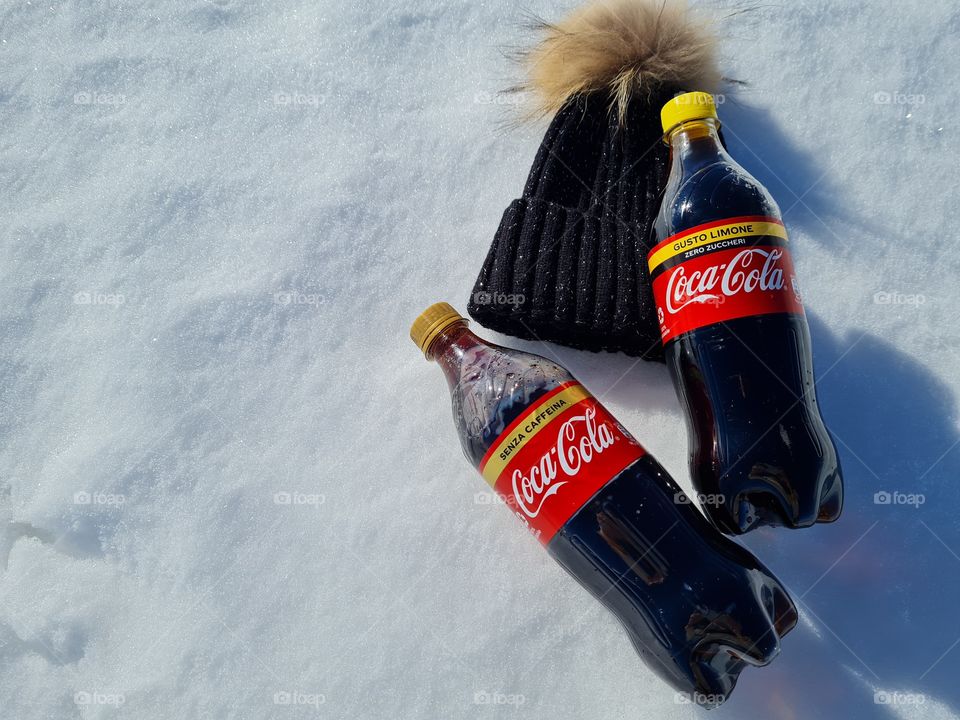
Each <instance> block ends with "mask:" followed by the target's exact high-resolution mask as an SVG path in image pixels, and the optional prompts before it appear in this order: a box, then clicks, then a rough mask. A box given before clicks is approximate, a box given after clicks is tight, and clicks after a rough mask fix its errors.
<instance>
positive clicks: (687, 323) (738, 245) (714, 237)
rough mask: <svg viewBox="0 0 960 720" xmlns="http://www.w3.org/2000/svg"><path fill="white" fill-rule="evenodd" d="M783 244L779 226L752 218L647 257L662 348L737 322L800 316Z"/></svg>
mask: <svg viewBox="0 0 960 720" xmlns="http://www.w3.org/2000/svg"><path fill="white" fill-rule="evenodd" d="M786 243H787V234H786V230H784V228H783V223H781V222H780V221H779V220H777V219H776V218H770V217H763V216H749V217H740V218H729V219H727V220H721V221H719V222H712V223H705V224H704V225H698V226H697V227H694V228H690V229H689V230H684V231H683V232H682V233H678V234H676V235H673V236H672V237H669V238H667V239H666V240H664V241H663V242H662V243H660V244H658V245H657V246H656V247H655V248H653V250H651V251H650V254H649V255H648V256H647V257H648V263H649V266H650V275H651V279H652V285H653V297H654V300H655V301H656V304H657V317H658V319H659V321H660V335H661V338H662V340H663V342H664V344H666V343H667V342H669V341H670V340H671V339H673V338H675V337H677V336H678V335H682V334H683V333H687V332H690V331H691V330H696V329H697V328H701V327H705V326H707V325H713V324H715V323H720V322H724V321H727V320H733V319H735V318H741V317H748V316H752V315H767V314H770V313H795V314H803V304H802V301H801V298H800V290H799V286H798V284H797V280H796V275H795V273H794V269H793V262H792V260H791V258H790V251H789V250H788V249H787V246H786Z"/></svg>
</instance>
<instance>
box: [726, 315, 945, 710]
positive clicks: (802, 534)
mask: <svg viewBox="0 0 960 720" xmlns="http://www.w3.org/2000/svg"><path fill="white" fill-rule="evenodd" d="M808 318H809V320H810V328H811V333H812V336H813V347H814V355H815V367H816V372H817V395H818V398H819V400H820V405H821V410H822V412H823V416H824V419H825V421H826V423H827V425H828V427H829V428H830V431H831V433H832V435H833V437H834V439H835V442H836V445H837V449H838V451H839V453H840V457H841V463H842V467H843V473H844V488H845V499H844V511H843V514H842V515H841V517H840V519H839V520H838V521H837V522H836V523H833V524H830V525H818V526H816V527H814V528H810V529H805V530H800V531H787V530H783V529H763V530H760V531H757V532H755V533H751V534H750V535H747V536H745V537H744V538H742V540H743V542H744V544H746V545H748V546H749V547H750V549H751V550H752V551H753V552H754V553H755V554H756V555H757V556H758V557H759V558H760V559H761V560H762V561H763V562H764V563H765V564H767V565H768V567H770V569H771V570H772V571H773V572H774V573H775V574H776V575H777V576H778V577H779V578H780V579H781V580H782V581H783V582H784V583H785V584H786V585H787V586H788V587H789V588H790V590H791V594H792V595H793V597H794V600H795V601H796V602H797V605H798V606H799V608H800V610H801V615H802V621H801V624H800V625H799V626H798V627H797V629H796V630H795V631H794V632H793V633H792V634H791V635H788V636H787V637H786V638H785V640H784V642H783V646H782V654H781V656H780V657H779V658H777V660H775V661H774V663H773V664H772V665H771V666H770V667H769V668H764V669H762V670H759V671H754V672H748V673H745V674H744V676H743V679H742V681H741V688H740V689H738V691H737V692H738V694H735V695H734V698H733V699H732V701H731V702H730V703H728V704H727V705H726V706H724V708H727V709H728V710H724V708H721V711H720V712H719V713H715V714H713V715H711V716H712V717H724V716H725V715H724V713H725V712H727V711H729V712H730V713H732V714H731V715H730V717H734V716H742V711H743V708H744V706H748V707H752V708H755V709H757V711H758V716H760V715H759V712H763V713H764V715H765V716H769V717H772V718H793V717H798V716H799V715H800V714H802V715H803V716H804V717H819V716H823V717H839V716H841V714H842V715H843V716H849V717H853V718H860V717H863V718H876V717H903V716H909V715H911V714H914V713H918V714H923V713H926V712H930V711H932V709H933V707H934V706H939V707H941V708H942V712H943V713H944V716H948V714H949V715H950V716H953V714H954V713H953V712H952V711H951V710H950V708H960V686H958V685H957V683H956V682H955V680H954V678H953V674H954V673H953V672H951V670H952V669H955V668H956V667H957V663H958V662H960V623H958V622H957V618H958V613H957V610H956V598H957V597H958V595H960V521H958V519H957V517H956V506H955V504H954V503H953V502H952V497H951V494H952V495H954V496H955V494H956V491H955V490H954V484H955V483H956V479H957V476H958V473H960V434H958V430H957V424H956V410H957V408H956V405H955V403H954V401H953V397H952V394H951V392H950V390H949V388H948V387H947V386H946V385H945V384H944V383H943V382H941V381H940V380H939V379H938V378H937V377H936V376H935V375H933V374H932V373H931V372H930V371H929V370H928V369H927V368H925V367H924V366H923V365H921V364H920V363H918V362H917V361H916V360H914V359H913V358H911V357H910V356H908V355H906V354H905V353H902V352H900V351H899V350H898V349H897V348H896V346H895V345H893V344H892V343H889V342H887V341H886V340H883V339H881V338H879V337H877V336H875V335H872V334H869V333H866V332H861V331H859V330H853V331H848V332H847V333H844V334H833V333H832V332H831V331H830V330H829V329H828V328H827V327H826V326H825V325H824V324H823V323H822V322H821V321H820V320H818V319H817V318H816V317H815V316H808ZM908 706H909V707H908ZM921 706H922V707H921ZM798 709H802V713H800V712H799V711H798ZM885 711H887V712H885Z"/></svg>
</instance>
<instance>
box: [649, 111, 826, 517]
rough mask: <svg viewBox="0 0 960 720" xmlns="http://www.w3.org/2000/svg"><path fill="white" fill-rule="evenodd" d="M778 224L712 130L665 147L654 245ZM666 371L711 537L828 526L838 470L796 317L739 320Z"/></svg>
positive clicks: (671, 347)
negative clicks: (696, 232)
mask: <svg viewBox="0 0 960 720" xmlns="http://www.w3.org/2000/svg"><path fill="white" fill-rule="evenodd" d="M751 215H752V216H758V215H765V216H768V217H773V218H776V219H780V210H779V208H778V207H777V205H776V203H775V202H774V200H773V198H772V197H771V196H770V194H769V193H768V192H767V190H766V189H765V188H764V187H763V186H762V185H760V183H758V182H757V181H756V180H755V179H754V178H753V177H751V176H750V175H749V174H748V173H747V172H746V171H745V170H744V169H743V168H741V167H740V166H739V165H738V164H737V163H736V162H735V161H734V160H733V159H732V158H731V157H730V156H729V155H728V154H727V152H726V150H725V149H724V148H723V146H722V145H721V144H720V141H719V139H718V137H717V131H716V126H715V124H714V121H713V120H703V121H698V122H691V123H687V124H685V125H684V126H682V128H681V129H680V131H679V132H675V133H674V135H673V137H672V139H671V173H670V178H669V180H668V183H667V188H666V192H665V195H664V200H663V204H662V206H661V210H660V214H659V216H658V218H657V221H656V223H655V225H654V234H655V239H654V244H657V243H659V242H661V241H663V240H664V239H666V238H668V237H671V236H673V235H675V234H677V233H680V232H682V231H684V230H687V229H690V228H693V227H696V226H698V225H702V224H704V223H709V222H713V221H718V220H724V219H726V218H733V217H740V216H751ZM664 354H665V356H666V362H667V366H668V367H669V370H670V376H671V378H672V380H673V383H674V387H675V388H676V390H677V395H678V397H679V399H680V403H681V405H682V407H683V410H684V414H685V416H686V420H687V428H688V433H689V439H690V473H691V476H692V479H693V483H694V485H695V486H696V488H697V490H698V491H699V492H700V493H701V494H702V495H705V496H709V497H713V498H717V497H722V498H723V501H722V502H713V503H709V504H705V505H704V506H703V509H704V512H705V513H706V514H707V516H708V517H709V518H710V520H711V521H712V522H713V523H714V525H716V526H717V527H718V528H720V529H721V530H723V531H724V532H728V533H743V532H746V531H748V530H750V529H752V528H754V527H757V526H759V525H779V526H786V527H791V528H799V527H807V526H809V525H812V524H814V523H815V522H832V521H833V520H836V519H837V517H839V515H840V510H841V506H842V504H843V486H842V479H841V471H840V462H839V458H838V457H837V451H836V448H835V447H834V444H833V440H832V439H831V437H830V434H829V433H828V432H827V429H826V426H825V425H824V423H823V420H822V419H821V416H820V410H819V407H818V405H817V396H816V388H815V383H814V374H813V358H812V353H811V343H810V331H809V329H808V327H807V320H806V318H805V317H804V316H803V315H802V314H793V313H773V314H766V315H758V316H753V317H742V318H738V319H734V320H729V321H726V322H721V323H717V324H714V325H709V326H706V327H702V328H699V329H696V330H693V331H692V332H689V333H686V334H683V335H680V336H678V337H676V338H674V339H672V340H670V341H669V342H668V343H667V345H666V346H665V348H664Z"/></svg>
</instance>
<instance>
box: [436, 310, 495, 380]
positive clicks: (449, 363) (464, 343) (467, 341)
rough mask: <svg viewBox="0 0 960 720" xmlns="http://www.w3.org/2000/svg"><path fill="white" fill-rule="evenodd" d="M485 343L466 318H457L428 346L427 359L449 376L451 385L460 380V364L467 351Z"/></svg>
mask: <svg viewBox="0 0 960 720" xmlns="http://www.w3.org/2000/svg"><path fill="white" fill-rule="evenodd" d="M483 344H485V343H484V342H483V340H481V339H480V338H478V337H477V336H476V335H474V334H473V333H472V332H470V329H469V328H468V327H467V321H466V320H457V321H456V322H454V323H451V324H450V325H449V326H447V327H445V328H444V329H443V330H441V331H440V333H439V334H438V335H437V336H436V337H435V338H434V339H433V341H432V342H431V343H430V346H429V347H428V348H427V353H426V355H427V360H433V361H434V362H436V363H437V365H439V366H440V369H441V370H443V374H444V375H446V376H447V383H449V384H450V385H451V386H453V385H455V384H456V383H457V382H459V380H460V365H461V364H462V363H463V359H464V356H465V355H466V353H467V352H468V351H469V350H471V349H473V348H475V347H477V346H478V345H483Z"/></svg>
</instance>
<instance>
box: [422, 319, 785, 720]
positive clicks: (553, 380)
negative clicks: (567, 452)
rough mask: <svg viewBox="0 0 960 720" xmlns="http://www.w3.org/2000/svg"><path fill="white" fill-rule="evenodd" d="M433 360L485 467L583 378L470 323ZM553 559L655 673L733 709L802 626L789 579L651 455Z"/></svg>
mask: <svg viewBox="0 0 960 720" xmlns="http://www.w3.org/2000/svg"><path fill="white" fill-rule="evenodd" d="M428 356H429V357H430V358H431V359H433V360H436V361H437V363H438V364H439V365H440V366H441V368H442V369H443V371H444V374H445V375H446V377H447V382H448V385H449V388H450V394H451V398H452V401H453V418H454V422H455V424H456V426H457V431H458V433H459V435H460V442H461V446H462V448H463V451H464V454H465V455H466V457H467V459H468V460H469V461H470V462H471V463H472V464H473V465H474V466H475V467H479V465H480V462H481V460H482V458H483V457H484V455H485V454H486V452H487V450H488V449H489V448H490V446H491V445H492V444H494V443H495V442H496V441H497V439H498V437H499V436H500V435H501V433H503V432H504V430H505V429H506V428H507V427H508V426H509V425H510V424H511V422H513V420H514V419H515V418H517V417H518V416H519V415H520V414H521V413H523V412H525V411H526V410H527V409H528V408H530V407H533V406H535V405H536V403H537V399H538V398H540V397H541V396H542V395H544V394H545V393H547V392H549V391H550V390H552V389H554V388H556V387H558V386H559V385H561V384H563V383H567V382H570V381H571V380H573V378H572V376H571V375H570V373H569V372H567V370H565V369H564V368H562V367H561V366H559V365H557V364H555V363H553V362H550V361H549V360H547V359H545V358H543V357H540V356H537V355H533V354H530V353H524V352H519V351H515V350H509V349H506V348H502V347H498V346H496V345H492V344H489V343H486V342H484V341H483V340H481V339H480V338H478V337H477V336H476V335H474V334H473V333H472V332H470V331H469V330H468V329H467V327H466V324H465V323H457V324H455V325H453V326H452V327H450V328H448V329H447V330H445V331H444V332H442V333H441V335H440V336H439V337H438V338H437V339H436V340H434V341H433V343H432V344H431V346H430V348H429V351H428ZM547 551H548V552H549V553H550V555H551V556H553V558H554V559H555V560H556V561H557V562H559V563H560V564H561V565H562V566H563V567H564V568H565V569H566V570H567V571H568V572H569V573H570V574H571V575H573V577H574V578H576V579H577V581H578V582H579V583H580V584H581V585H582V586H583V587H584V588H586V589H587V590H588V591H589V592H590V593H591V594H592V595H593V596H594V597H595V598H596V599H598V600H599V601H600V602H601V603H603V605H604V606H606V607H607V608H608V609H609V610H610V611H611V612H612V613H613V614H614V615H615V616H616V617H617V618H618V619H619V620H620V622H621V624H622V625H623V627H624V629H625V630H626V632H627V634H628V636H629V637H630V640H631V641H632V643H633V646H634V648H635V649H636V651H637V652H638V653H639V654H640V656H641V657H642V658H643V659H644V660H645V662H646V663H647V664H648V666H649V667H650V669H652V670H653V671H654V672H655V673H657V674H658V675H659V676H660V677H662V678H663V679H664V680H666V681H667V682H669V683H670V684H671V685H672V686H673V687H674V688H676V689H677V690H680V691H683V692H684V693H686V694H687V697H688V698H689V699H690V700H691V701H692V702H696V703H698V704H701V705H705V706H712V705H717V704H719V703H721V702H723V701H724V700H725V699H726V698H727V696H728V695H729V694H730V692H731V691H732V689H733V687H734V685H735V684H736V681H737V678H738V676H739V674H740V671H741V670H742V669H743V668H744V667H745V666H746V665H757V666H759V665H765V664H767V663H769V662H770V661H771V660H772V659H773V658H774V657H775V656H776V655H777V654H778V653H779V649H780V638H781V637H782V636H783V635H784V634H786V633H787V632H789V631H790V630H791V629H792V628H793V627H794V625H795V624H796V622H797V611H796V608H795V606H794V604H793V602H792V601H791V599H790V597H789V595H788V594H787V591H786V590H785V589H784V587H783V586H782V585H781V584H780V583H779V582H778V581H777V579H776V578H775V577H774V576H773V575H772V574H771V573H770V572H769V570H767V569H766V568H765V567H764V566H763V565H762V564H761V563H760V562H759V561H758V560H757V559H756V558H755V557H754V556H753V555H752V554H750V553H749V552H748V551H747V550H746V549H744V548H743V547H741V546H739V545H737V544H736V543H734V542H732V541H731V540H729V539H727V538H726V537H724V536H723V535H721V534H720V533H719V532H717V531H716V530H715V529H714V528H713V527H712V526H711V525H710V524H709V523H708V522H707V521H706V520H705V519H704V517H703V516H702V515H701V514H700V513H699V512H698V511H697V509H696V508H695V507H694V506H693V505H691V504H690V503H689V501H687V500H686V499H685V496H684V495H683V493H682V491H681V490H680V488H679V487H678V486H677V485H676V483H674V481H673V480H672V479H671V478H670V476H669V475H667V473H666V472H665V471H664V469H663V468H662V467H661V466H660V464H659V463H658V462H657V461H656V460H654V459H653V457H651V456H650V455H649V454H646V455H644V456H643V457H641V458H640V459H639V460H637V461H635V462H634V463H632V464H631V465H629V466H628V467H627V468H626V469H624V470H623V471H622V472H620V473H619V474H617V475H616V476H615V477H613V478H611V479H610V480H609V481H608V482H607V483H606V484H605V485H604V486H603V487H602V488H601V489H600V490H599V491H598V492H597V493H596V494H595V495H594V496H593V497H592V498H591V499H590V500H588V501H587V502H586V504H585V505H583V506H582V507H581V508H580V509H579V510H578V511H577V512H575V513H574V515H573V516H572V517H571V518H570V519H569V520H568V521H567V522H566V524H565V525H564V526H563V527H562V528H561V530H560V531H559V532H558V533H557V534H556V535H555V536H554V537H553V538H552V539H551V540H550V542H549V544H548V545H547ZM520 581H521V582H522V579H521V580H520Z"/></svg>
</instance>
